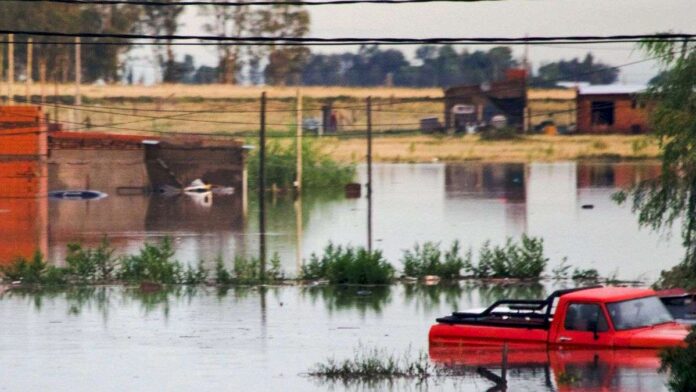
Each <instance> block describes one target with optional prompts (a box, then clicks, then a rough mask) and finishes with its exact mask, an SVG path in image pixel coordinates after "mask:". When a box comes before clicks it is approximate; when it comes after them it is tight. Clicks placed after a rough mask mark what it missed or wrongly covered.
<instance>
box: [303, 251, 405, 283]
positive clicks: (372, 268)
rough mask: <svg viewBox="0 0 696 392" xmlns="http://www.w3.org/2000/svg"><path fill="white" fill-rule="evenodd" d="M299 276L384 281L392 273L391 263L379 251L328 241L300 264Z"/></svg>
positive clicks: (334, 279)
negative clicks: (336, 244)
mask: <svg viewBox="0 0 696 392" xmlns="http://www.w3.org/2000/svg"><path fill="white" fill-rule="evenodd" d="M301 276H302V279H328V280H329V282H331V283H333V284H387V283H390V282H391V280H392V278H393V277H394V267H392V266H391V265H390V264H389V263H388V262H387V261H386V260H385V259H384V257H383V256H382V252H381V251H378V250H376V251H372V252H370V251H368V250H367V249H365V248H363V247H358V248H354V247H352V246H350V245H349V246H346V247H345V248H344V247H342V246H340V245H339V246H335V245H334V244H332V243H329V245H328V246H327V247H326V248H325V249H324V253H323V254H322V255H321V257H320V256H318V255H316V254H314V253H313V254H312V256H311V257H310V261H309V263H307V264H306V265H304V266H303V267H302V273H301Z"/></svg>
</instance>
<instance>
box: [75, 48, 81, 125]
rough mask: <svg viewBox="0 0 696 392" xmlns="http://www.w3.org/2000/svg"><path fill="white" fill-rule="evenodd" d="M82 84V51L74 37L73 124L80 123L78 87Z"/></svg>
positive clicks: (79, 94)
mask: <svg viewBox="0 0 696 392" xmlns="http://www.w3.org/2000/svg"><path fill="white" fill-rule="evenodd" d="M81 84H82V50H81V45H80V37H75V106H76V108H75V122H76V123H79V122H80V115H79V112H78V109H79V106H81V105H82V95H81V93H80V85H81Z"/></svg>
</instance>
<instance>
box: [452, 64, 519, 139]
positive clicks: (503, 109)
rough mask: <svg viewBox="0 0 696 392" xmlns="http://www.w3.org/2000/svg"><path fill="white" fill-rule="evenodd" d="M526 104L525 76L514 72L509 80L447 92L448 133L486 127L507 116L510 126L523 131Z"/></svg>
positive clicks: (456, 87)
mask: <svg viewBox="0 0 696 392" xmlns="http://www.w3.org/2000/svg"><path fill="white" fill-rule="evenodd" d="M526 105H527V85H526V80H525V76H524V74H522V75H518V74H517V73H512V74H510V75H508V78H507V80H504V81H498V82H491V83H482V84H477V85H469V86H455V87H450V88H448V89H447V90H445V113H444V116H445V130H454V131H455V132H464V131H466V129H467V127H471V126H482V125H483V126H485V125H488V124H490V123H491V121H492V120H493V119H494V117H496V116H498V117H497V118H501V117H500V116H504V118H505V121H506V122H507V125H508V126H511V127H513V128H516V129H519V130H522V129H523V127H524V118H525V115H524V112H525V107H526Z"/></svg>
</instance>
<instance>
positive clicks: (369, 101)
mask: <svg viewBox="0 0 696 392" xmlns="http://www.w3.org/2000/svg"><path fill="white" fill-rule="evenodd" d="M367 250H368V252H372V97H367Z"/></svg>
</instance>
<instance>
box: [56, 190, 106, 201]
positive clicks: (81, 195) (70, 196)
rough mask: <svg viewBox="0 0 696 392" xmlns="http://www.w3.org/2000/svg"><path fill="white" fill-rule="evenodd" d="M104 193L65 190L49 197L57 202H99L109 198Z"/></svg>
mask: <svg viewBox="0 0 696 392" xmlns="http://www.w3.org/2000/svg"><path fill="white" fill-rule="evenodd" d="M107 196H108V195H107V194H106V193H104V192H99V191H94V190H63V191H51V192H48V197H49V198H51V199H56V200H99V199H103V198H105V197H107Z"/></svg>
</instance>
